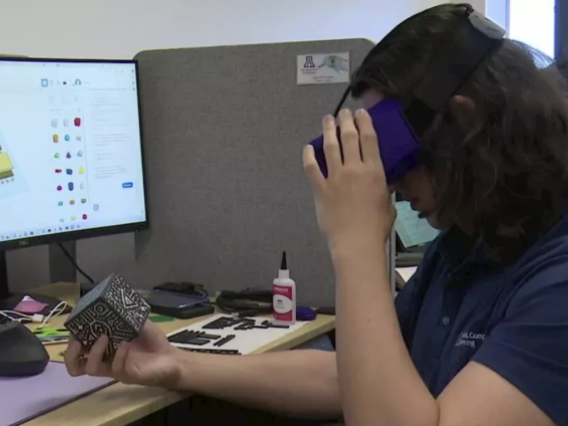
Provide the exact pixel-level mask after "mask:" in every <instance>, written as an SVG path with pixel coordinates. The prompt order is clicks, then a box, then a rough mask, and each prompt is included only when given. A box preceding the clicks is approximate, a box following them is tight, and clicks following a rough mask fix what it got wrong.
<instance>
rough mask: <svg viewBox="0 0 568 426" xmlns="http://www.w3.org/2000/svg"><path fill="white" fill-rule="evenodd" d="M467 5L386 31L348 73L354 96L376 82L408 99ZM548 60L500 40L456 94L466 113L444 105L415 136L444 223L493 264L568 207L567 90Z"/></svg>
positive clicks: (516, 252)
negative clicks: (465, 102) (466, 117)
mask: <svg viewBox="0 0 568 426" xmlns="http://www.w3.org/2000/svg"><path fill="white" fill-rule="evenodd" d="M466 6H468V5H464V4H462V5H457V4H444V5H440V6H436V7H434V8H431V9H429V10H427V11H426V12H424V13H422V14H419V15H417V16H415V17H413V18H411V19H410V20H408V21H406V22H404V23H403V24H401V25H400V26H399V27H397V28H396V29H395V30H393V31H392V32H391V33H390V34H389V35H388V36H387V37H385V38H384V39H383V40H382V41H381V42H380V44H379V46H378V47H377V49H375V52H374V53H373V55H372V56H370V57H369V58H367V60H365V61H364V62H363V64H362V65H361V67H360V68H359V69H358V70H357V71H356V72H355V74H354V76H353V81H352V94H353V96H354V97H359V96H361V95H362V94H363V93H365V92H367V91H368V90H377V91H379V92H381V93H382V94H383V95H384V96H387V97H397V98H399V99H401V100H402V101H403V102H405V101H406V100H408V98H409V96H410V95H411V93H412V92H413V89H414V88H416V87H417V85H418V83H419V82H420V80H421V77H422V76H423V75H424V73H425V70H426V69H427V67H429V66H430V65H431V63H432V62H434V61H436V58H435V57H433V56H435V55H434V54H432V52H433V51H434V49H435V47H436V46H438V43H440V42H443V41H444V40H446V41H447V40H451V39H455V37H456V34H457V32H458V31H459V30H460V29H461V28H462V27H463V19H464V18H463V8H464V7H466ZM460 8H462V9H460ZM548 65H550V62H549V61H548V60H547V58H546V57H544V56H542V55H539V54H538V53H537V52H536V51H534V50H532V49H530V48H529V47H528V46H526V45H523V44H521V43H518V42H514V41H512V40H508V39H505V40H503V41H502V42H501V44H500V46H499V47H497V48H496V49H495V50H494V51H493V52H492V53H491V54H490V55H489V56H488V57H487V58H486V59H485V60H484V62H483V63H482V64H481V65H480V66H479V67H478V68H477V70H475V71H474V72H473V73H472V75H471V76H470V77H469V78H468V80H467V81H466V82H465V83H464V84H463V86H462V87H461V89H459V91H458V93H457V94H460V95H463V96H467V97H468V98H470V99H471V100H472V101H473V104H474V106H475V107H474V112H473V115H474V117H473V118H472V120H470V121H469V122H468V123H467V124H464V123H463V120H460V119H459V117H457V116H456V114H455V113H454V112H452V109H451V108H449V107H447V109H446V110H445V111H442V112H440V113H439V114H438V117H437V118H436V120H435V121H434V123H433V124H432V126H431V128H430V129H429V130H428V131H427V132H426V135H425V136H424V137H423V138H422V140H421V143H422V148H423V154H424V165H425V166H426V168H427V169H428V171H429V174H430V176H431V178H432V182H433V184H434V187H435V189H436V198H437V203H438V206H439V209H440V216H439V219H440V221H441V223H444V224H446V225H448V226H450V227H451V226H458V227H459V228H460V229H461V230H462V231H463V232H465V233H466V234H467V235H469V236H471V237H472V238H471V240H472V241H474V242H475V243H478V242H480V241H481V242H482V243H483V244H484V246H485V247H486V248H487V253H488V255H489V257H490V258H491V259H493V260H495V261H497V262H499V263H504V262H507V263H508V262H512V261H514V260H515V259H518V258H519V256H521V255H522V253H523V252H524V251H525V250H526V249H527V248H528V247H530V246H531V245H533V244H534V242H535V241H537V240H538V239H539V238H540V237H541V236H542V235H543V234H545V233H546V232H547V231H549V230H550V229H551V228H552V227H553V226H554V225H555V224H556V223H557V222H558V221H559V220H560V218H561V217H562V216H563V215H564V212H565V209H566V207H567V202H568V91H567V90H566V83H565V81H564V79H563V78H562V76H561V74H560V73H559V72H558V70H557V69H556V67H548V68H547V69H546V72H544V68H545V67H546V66H548Z"/></svg>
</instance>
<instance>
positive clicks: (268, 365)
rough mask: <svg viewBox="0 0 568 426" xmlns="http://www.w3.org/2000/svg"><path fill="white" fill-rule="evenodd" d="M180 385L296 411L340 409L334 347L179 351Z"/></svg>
mask: <svg viewBox="0 0 568 426" xmlns="http://www.w3.org/2000/svg"><path fill="white" fill-rule="evenodd" d="M176 362H178V363H179V367H180V368H179V370H180V374H179V381H178V383H176V385H175V387H176V388H177V389H178V390H183V391H190V392H195V393H199V394H202V395H205V396H210V397H213V398H218V399H223V400H227V401H230V402H234V403H238V404H241V405H246V406H249V407H251V408H257V409H262V410H267V411H271V412H275V413H279V414H286V415H289V416H294V417H305V418H321V419H332V418H337V417H339V416H340V415H341V402H340V399H339V389H338V384H337V369H336V363H335V353H333V352H324V351H311V350H297V351H287V352H276V353H269V354H262V355H249V356H227V355H208V354H196V353H187V352H181V351H180V352H178V353H177V355H176Z"/></svg>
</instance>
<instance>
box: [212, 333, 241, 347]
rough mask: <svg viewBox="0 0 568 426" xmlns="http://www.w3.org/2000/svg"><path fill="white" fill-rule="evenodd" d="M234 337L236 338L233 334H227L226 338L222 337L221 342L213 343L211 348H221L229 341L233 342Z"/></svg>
mask: <svg viewBox="0 0 568 426" xmlns="http://www.w3.org/2000/svg"><path fill="white" fill-rule="evenodd" d="M235 337H237V336H236V335H234V334H229V335H228V336H226V337H223V338H222V339H221V340H219V341H217V342H215V343H214V344H213V346H217V347H221V346H223V345H225V344H227V343H229V342H230V341H231V340H233V339H234V338H235Z"/></svg>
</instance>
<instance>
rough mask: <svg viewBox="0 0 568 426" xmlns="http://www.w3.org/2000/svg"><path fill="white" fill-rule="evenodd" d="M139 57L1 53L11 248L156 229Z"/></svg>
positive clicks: (3, 235) (0, 130)
mask: <svg viewBox="0 0 568 426" xmlns="http://www.w3.org/2000/svg"><path fill="white" fill-rule="evenodd" d="M139 103H140V99H139V89H138V69H137V63H136V61H133V60H126V61H114V60H68V59H65V60H62V59H30V58H2V57H0V212H1V213H0V217H1V219H0V298H2V297H6V296H7V293H8V285H7V267H6V261H5V257H4V256H5V251H6V250H10V249H15V248H20V247H28V246H32V245H38V244H47V243H57V242H63V241H68V240H76V239H81V238H89V237H96V236H102V235H109V234H115V233H122V232H131V231H137V230H141V229H144V228H147V227H148V214H147V209H146V197H145V182H144V168H143V162H144V160H143V151H142V129H141V123H140V114H139Z"/></svg>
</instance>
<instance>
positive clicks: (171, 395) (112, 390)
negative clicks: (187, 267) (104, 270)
mask: <svg viewBox="0 0 568 426" xmlns="http://www.w3.org/2000/svg"><path fill="white" fill-rule="evenodd" d="M73 287H75V288H73ZM32 292H35V293H41V294H47V295H51V296H57V295H58V294H59V295H60V296H57V297H60V298H61V297H62V295H66V296H71V295H74V296H75V297H77V295H78V286H77V285H76V284H70V283H56V284H53V285H50V286H42V287H39V288H38V289H36V290H34V291H32ZM334 328H335V317H333V316H329V315H318V316H317V318H316V319H315V320H314V321H312V322H310V323H307V324H306V325H304V326H303V327H302V328H300V329H298V330H296V331H294V332H293V333H290V334H289V335H287V336H284V337H282V338H280V339H278V340H276V341H274V342H271V343H269V344H267V345H265V346H263V347H262V348H260V349H258V350H256V351H254V354H261V353H266V352H276V351H285V350H289V349H292V348H295V347H298V346H300V345H302V344H304V343H306V342H308V341H310V340H312V339H315V338H317V337H318V336H322V335H324V334H326V333H328V332H330V331H331V330H333V329H334ZM53 358H54V359H53V360H54V361H60V359H55V358H57V357H53ZM133 393H140V394H141V395H137V396H136V397H135V398H136V401H132V394H133ZM189 396H191V394H189V393H179V392H174V391H171V390H167V389H158V388H146V387H142V386H129V385H124V384H122V383H116V384H113V385H111V386H109V387H107V388H104V389H102V390H100V391H98V392H95V393H93V394H91V395H88V396H86V397H84V398H81V399H79V400H77V401H74V402H72V403H70V404H67V405H65V406H63V407H61V408H59V409H57V410H54V411H51V412H49V413H47V414H44V415H43V416H40V417H38V418H36V419H34V420H31V421H29V422H26V423H24V424H23V425H22V426H62V425H66V424H69V423H70V422H73V421H75V420H74V413H78V412H79V413H81V412H89V411H91V410H89V409H86V407H88V406H90V405H91V403H90V401H89V400H92V399H94V398H101V397H102V398H103V399H105V400H108V399H112V400H113V401H114V402H115V403H117V404H116V406H117V407H120V408H117V409H114V408H113V410H112V411H111V413H108V414H105V413H98V414H99V415H98V417H97V418H93V420H94V421H92V422H90V421H89V422H88V423H85V422H84V421H83V422H82V426H124V425H127V424H129V423H132V422H135V421H137V420H140V419H142V418H144V417H146V416H148V415H150V414H152V413H155V412H157V411H159V410H161V409H164V408H166V407H168V406H170V405H172V404H175V403H177V402H179V401H181V400H182V399H185V398H187V397H189ZM92 402H94V401H92ZM83 405H84V407H82V406H83ZM101 408H102V407H101ZM117 411H118V412H117Z"/></svg>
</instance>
